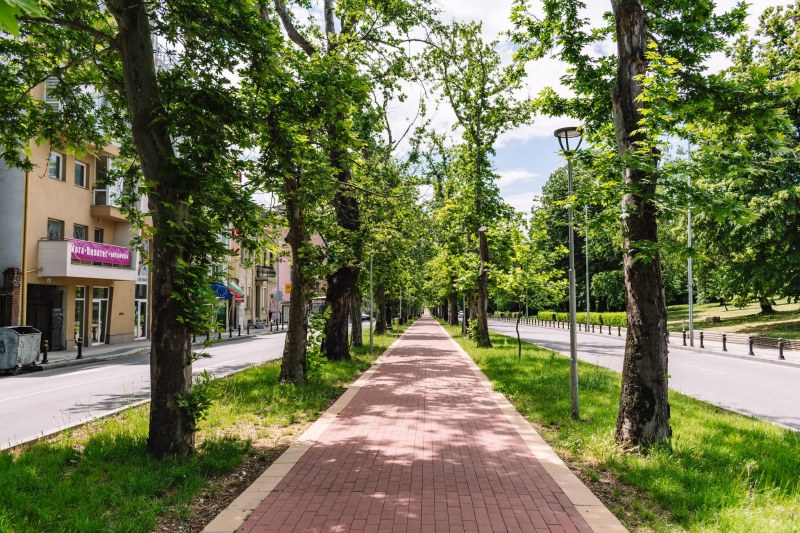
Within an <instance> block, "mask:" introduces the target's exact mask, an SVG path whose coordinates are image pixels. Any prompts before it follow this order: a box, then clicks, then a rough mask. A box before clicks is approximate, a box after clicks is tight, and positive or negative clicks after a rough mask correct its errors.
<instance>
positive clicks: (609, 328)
mask: <svg viewBox="0 0 800 533" xmlns="http://www.w3.org/2000/svg"><path fill="white" fill-rule="evenodd" d="M608 334H609V335H611V324H609V325H608Z"/></svg>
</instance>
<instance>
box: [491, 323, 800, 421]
mask: <svg viewBox="0 0 800 533" xmlns="http://www.w3.org/2000/svg"><path fill="white" fill-rule="evenodd" d="M489 327H490V329H492V330H494V331H496V332H498V333H503V334H505V335H509V336H511V337H514V338H516V332H515V327H514V323H509V322H499V321H490V322H489ZM519 330H520V337H521V338H522V339H523V340H526V341H528V342H532V343H534V344H538V345H540V346H543V347H545V348H549V349H551V350H553V351H556V352H559V353H562V354H564V355H567V356H569V331H568V330H564V329H553V328H545V327H539V326H527V325H523V324H520V327H519ZM623 334H624V333H623ZM624 346H625V345H624V337H623V338H619V337H617V336H616V333H615V334H614V335H611V336H607V337H606V336H603V335H592V334H586V333H579V334H578V358H579V359H581V360H582V361H586V362H588V363H592V364H595V365H599V366H603V367H606V368H609V369H611V370H614V371H616V372H621V371H622V359H623V356H624ZM669 375H670V378H669V386H670V388H671V389H672V390H675V391H677V392H681V393H683V394H686V395H687V396H691V397H693V398H697V399H698V400H703V401H705V402H708V403H711V404H713V405H716V406H719V407H722V408H724V409H729V410H731V411H736V412H738V413H742V414H746V415H750V416H754V417H757V418H761V419H764V420H770V421H772V422H776V423H778V424H782V425H784V426H787V427H790V428H793V429H795V430H800V386H798V384H800V368H797V367H791V366H783V365H773V364H768V363H766V362H764V361H758V360H752V361H751V360H743V359H734V358H731V357H725V356H722V355H713V354H711V353H708V354H706V353H697V352H694V351H687V350H682V349H681V348H680V347H679V346H674V345H671V346H670V350H669Z"/></svg>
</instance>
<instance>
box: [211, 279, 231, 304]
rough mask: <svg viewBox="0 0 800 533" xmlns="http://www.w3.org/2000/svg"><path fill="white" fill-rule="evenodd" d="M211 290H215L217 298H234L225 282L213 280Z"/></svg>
mask: <svg viewBox="0 0 800 533" xmlns="http://www.w3.org/2000/svg"><path fill="white" fill-rule="evenodd" d="M211 290H213V291H214V294H216V295H217V298H221V299H223V300H230V299H231V298H233V294H232V293H231V291H229V290H228V287H226V286H225V284H224V283H222V282H220V281H212V282H211Z"/></svg>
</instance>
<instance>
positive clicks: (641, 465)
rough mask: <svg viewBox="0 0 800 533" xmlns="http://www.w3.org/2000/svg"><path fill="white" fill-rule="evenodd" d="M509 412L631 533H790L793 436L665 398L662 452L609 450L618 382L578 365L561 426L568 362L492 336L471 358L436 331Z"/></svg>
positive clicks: (798, 514) (796, 510)
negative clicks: (576, 388) (574, 397)
mask: <svg viewBox="0 0 800 533" xmlns="http://www.w3.org/2000/svg"><path fill="white" fill-rule="evenodd" d="M445 327H446V328H447V329H448V331H449V332H450V334H451V335H452V336H453V337H454V338H455V339H456V341H457V342H458V343H459V344H461V346H462V347H463V348H464V349H465V350H466V351H467V353H469V354H470V356H471V357H472V358H473V359H474V360H475V361H476V363H477V364H478V366H479V367H480V368H481V370H483V372H484V373H485V374H486V375H487V376H488V377H489V379H490V380H491V381H492V384H493V386H494V388H495V390H497V391H499V392H501V393H502V394H504V395H505V396H506V397H508V399H509V400H510V401H511V402H512V403H513V404H514V405H515V407H516V408H517V409H518V410H519V412H520V413H521V414H522V415H523V416H525V417H526V418H527V419H528V420H530V421H532V422H533V423H534V424H536V426H537V427H538V430H539V432H540V433H541V435H542V436H543V437H544V438H545V439H546V440H547V441H548V442H549V443H550V445H552V446H553V448H554V449H555V450H556V452H557V453H558V454H559V455H560V456H561V457H562V458H564V459H565V461H566V462H567V464H568V465H569V466H570V468H572V469H573V470H575V471H577V472H578V474H579V476H580V477H581V478H582V479H583V480H584V481H585V482H586V483H587V484H588V485H589V487H590V488H591V489H592V490H593V491H594V492H595V493H596V494H598V495H599V496H600V497H601V499H603V501H604V502H605V503H606V505H608V506H609V508H610V509H611V511H612V512H613V513H614V514H615V515H616V516H617V517H618V518H619V519H620V520H621V521H622V522H623V523H624V524H625V526H626V527H628V528H629V529H630V530H631V531H642V532H646V531H656V532H661V531H664V532H666V531H698V532H705V531H722V532H726V533H727V532H742V533H751V532H770V533H780V532H797V531H800V475H798V472H800V466H799V465H800V459H798V458H800V434H798V433H796V432H793V431H791V430H788V429H783V428H781V427H779V426H777V425H774V424H771V423H768V422H763V421H759V420H755V419H752V418H748V417H746V416H742V415H738V414H735V413H731V412H729V411H725V410H722V409H719V408H717V407H714V406H712V405H709V404H707V403H703V402H701V401H698V400H695V399H692V398H689V397H687V396H684V395H682V394H678V393H676V392H672V391H671V392H670V406H671V412H672V418H671V422H672V428H673V438H672V446H671V447H660V448H657V449H654V450H651V451H650V452H649V453H626V452H624V451H622V450H621V449H620V448H619V447H617V446H616V445H615V443H614V428H615V422H616V417H617V409H618V405H619V396H620V376H619V374H616V373H614V372H612V371H610V370H606V369H603V368H600V367H597V366H594V365H591V364H587V363H584V362H580V364H579V368H580V370H579V376H580V380H579V381H580V394H581V396H580V405H581V418H580V420H578V421H575V420H572V419H570V416H569V413H570V408H569V406H570V398H569V359H568V358H566V357H563V356H561V355H558V354H555V353H554V352H551V351H550V350H545V349H543V348H540V347H538V346H535V345H532V344H527V343H525V344H523V355H522V358H520V359H518V358H517V346H516V339H512V338H510V337H505V336H502V335H499V334H492V335H491V340H492V343H493V345H494V346H493V347H492V348H475V343H474V342H473V341H471V340H468V339H466V338H464V337H462V336H461V333H460V329H459V328H458V327H450V326H445Z"/></svg>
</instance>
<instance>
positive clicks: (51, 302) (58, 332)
mask: <svg viewBox="0 0 800 533" xmlns="http://www.w3.org/2000/svg"><path fill="white" fill-rule="evenodd" d="M26 307H27V322H28V323H27V324H26V325H29V326H33V327H35V328H36V329H38V330H39V331H41V332H42V340H43V341H45V340H46V341H47V343H48V345H49V346H50V349H51V350H53V351H57V350H63V349H64V291H63V290H61V289H59V288H58V287H54V286H51V285H35V284H31V285H28V304H27V306H26Z"/></svg>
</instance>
